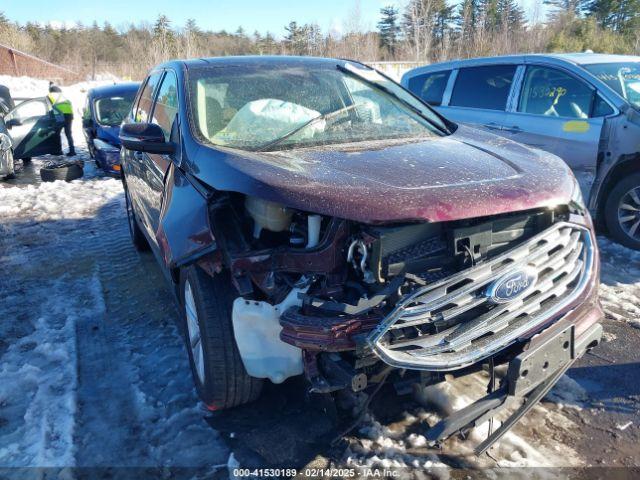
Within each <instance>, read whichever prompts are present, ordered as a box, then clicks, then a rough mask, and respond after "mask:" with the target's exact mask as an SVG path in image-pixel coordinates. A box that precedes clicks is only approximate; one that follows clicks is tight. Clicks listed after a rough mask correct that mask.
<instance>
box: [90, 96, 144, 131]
mask: <svg viewBox="0 0 640 480" xmlns="http://www.w3.org/2000/svg"><path fill="white" fill-rule="evenodd" d="M135 96H136V92H131V93H124V94H122V95H117V96H113V97H105V98H99V99H98V100H96V101H95V104H94V105H95V111H96V120H97V121H98V123H99V124H100V125H105V126H108V127H117V126H119V125H120V124H121V123H122V120H124V117H126V116H127V114H128V113H129V111H130V110H131V104H132V103H133V98H134V97H135Z"/></svg>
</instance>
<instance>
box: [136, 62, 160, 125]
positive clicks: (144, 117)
mask: <svg viewBox="0 0 640 480" xmlns="http://www.w3.org/2000/svg"><path fill="white" fill-rule="evenodd" d="M161 76H162V72H158V73H154V74H153V75H151V76H150V77H149V79H148V80H147V84H146V85H145V86H144V90H142V94H141V95H140V100H139V101H138V106H137V108H136V114H135V116H134V117H133V118H134V120H135V121H136V122H148V121H149V114H150V113H151V107H152V103H153V92H154V91H155V89H156V86H157V85H158V82H159V81H160V77H161Z"/></svg>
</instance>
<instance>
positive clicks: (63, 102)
mask: <svg viewBox="0 0 640 480" xmlns="http://www.w3.org/2000/svg"><path fill="white" fill-rule="evenodd" d="M49 100H50V101H51V105H52V106H53V109H54V110H55V111H57V112H59V113H61V114H62V115H63V117H64V134H65V135H66V137H67V143H68V144H69V152H67V157H73V156H74V155H75V154H76V149H75V148H74V146H73V136H72V135H71V125H72V124H73V106H72V105H71V102H70V101H69V100H68V99H67V98H66V97H65V96H64V95H62V90H60V87H58V86H56V85H53V84H52V83H51V84H49Z"/></svg>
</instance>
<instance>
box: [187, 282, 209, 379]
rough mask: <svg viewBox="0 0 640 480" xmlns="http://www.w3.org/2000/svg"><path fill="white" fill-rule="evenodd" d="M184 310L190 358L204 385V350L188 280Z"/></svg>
mask: <svg viewBox="0 0 640 480" xmlns="http://www.w3.org/2000/svg"><path fill="white" fill-rule="evenodd" d="M184 308H185V313H186V317H187V333H188V335H189V348H190V349H191V358H193V364H194V365H195V368H196V373H197V374H198V378H199V379H200V383H201V384H204V350H203V348H202V335H201V333H200V324H199V322H198V312H197V310H196V302H195V300H194V298H193V292H192V290H191V284H190V283H189V281H188V280H187V281H186V282H185V284H184Z"/></svg>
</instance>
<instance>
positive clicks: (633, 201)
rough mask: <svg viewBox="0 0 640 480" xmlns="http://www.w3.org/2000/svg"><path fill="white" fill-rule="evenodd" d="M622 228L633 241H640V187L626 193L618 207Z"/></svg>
mask: <svg viewBox="0 0 640 480" xmlns="http://www.w3.org/2000/svg"><path fill="white" fill-rule="evenodd" d="M618 222H619V223H620V227H621V228H622V230H623V231H624V233H626V234H627V235H628V236H629V237H631V238H632V239H633V240H636V241H638V240H640V186H637V187H634V188H632V189H631V190H629V191H628V192H627V193H625V194H624V195H623V196H622V198H621V199H620V204H619V205H618Z"/></svg>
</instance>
